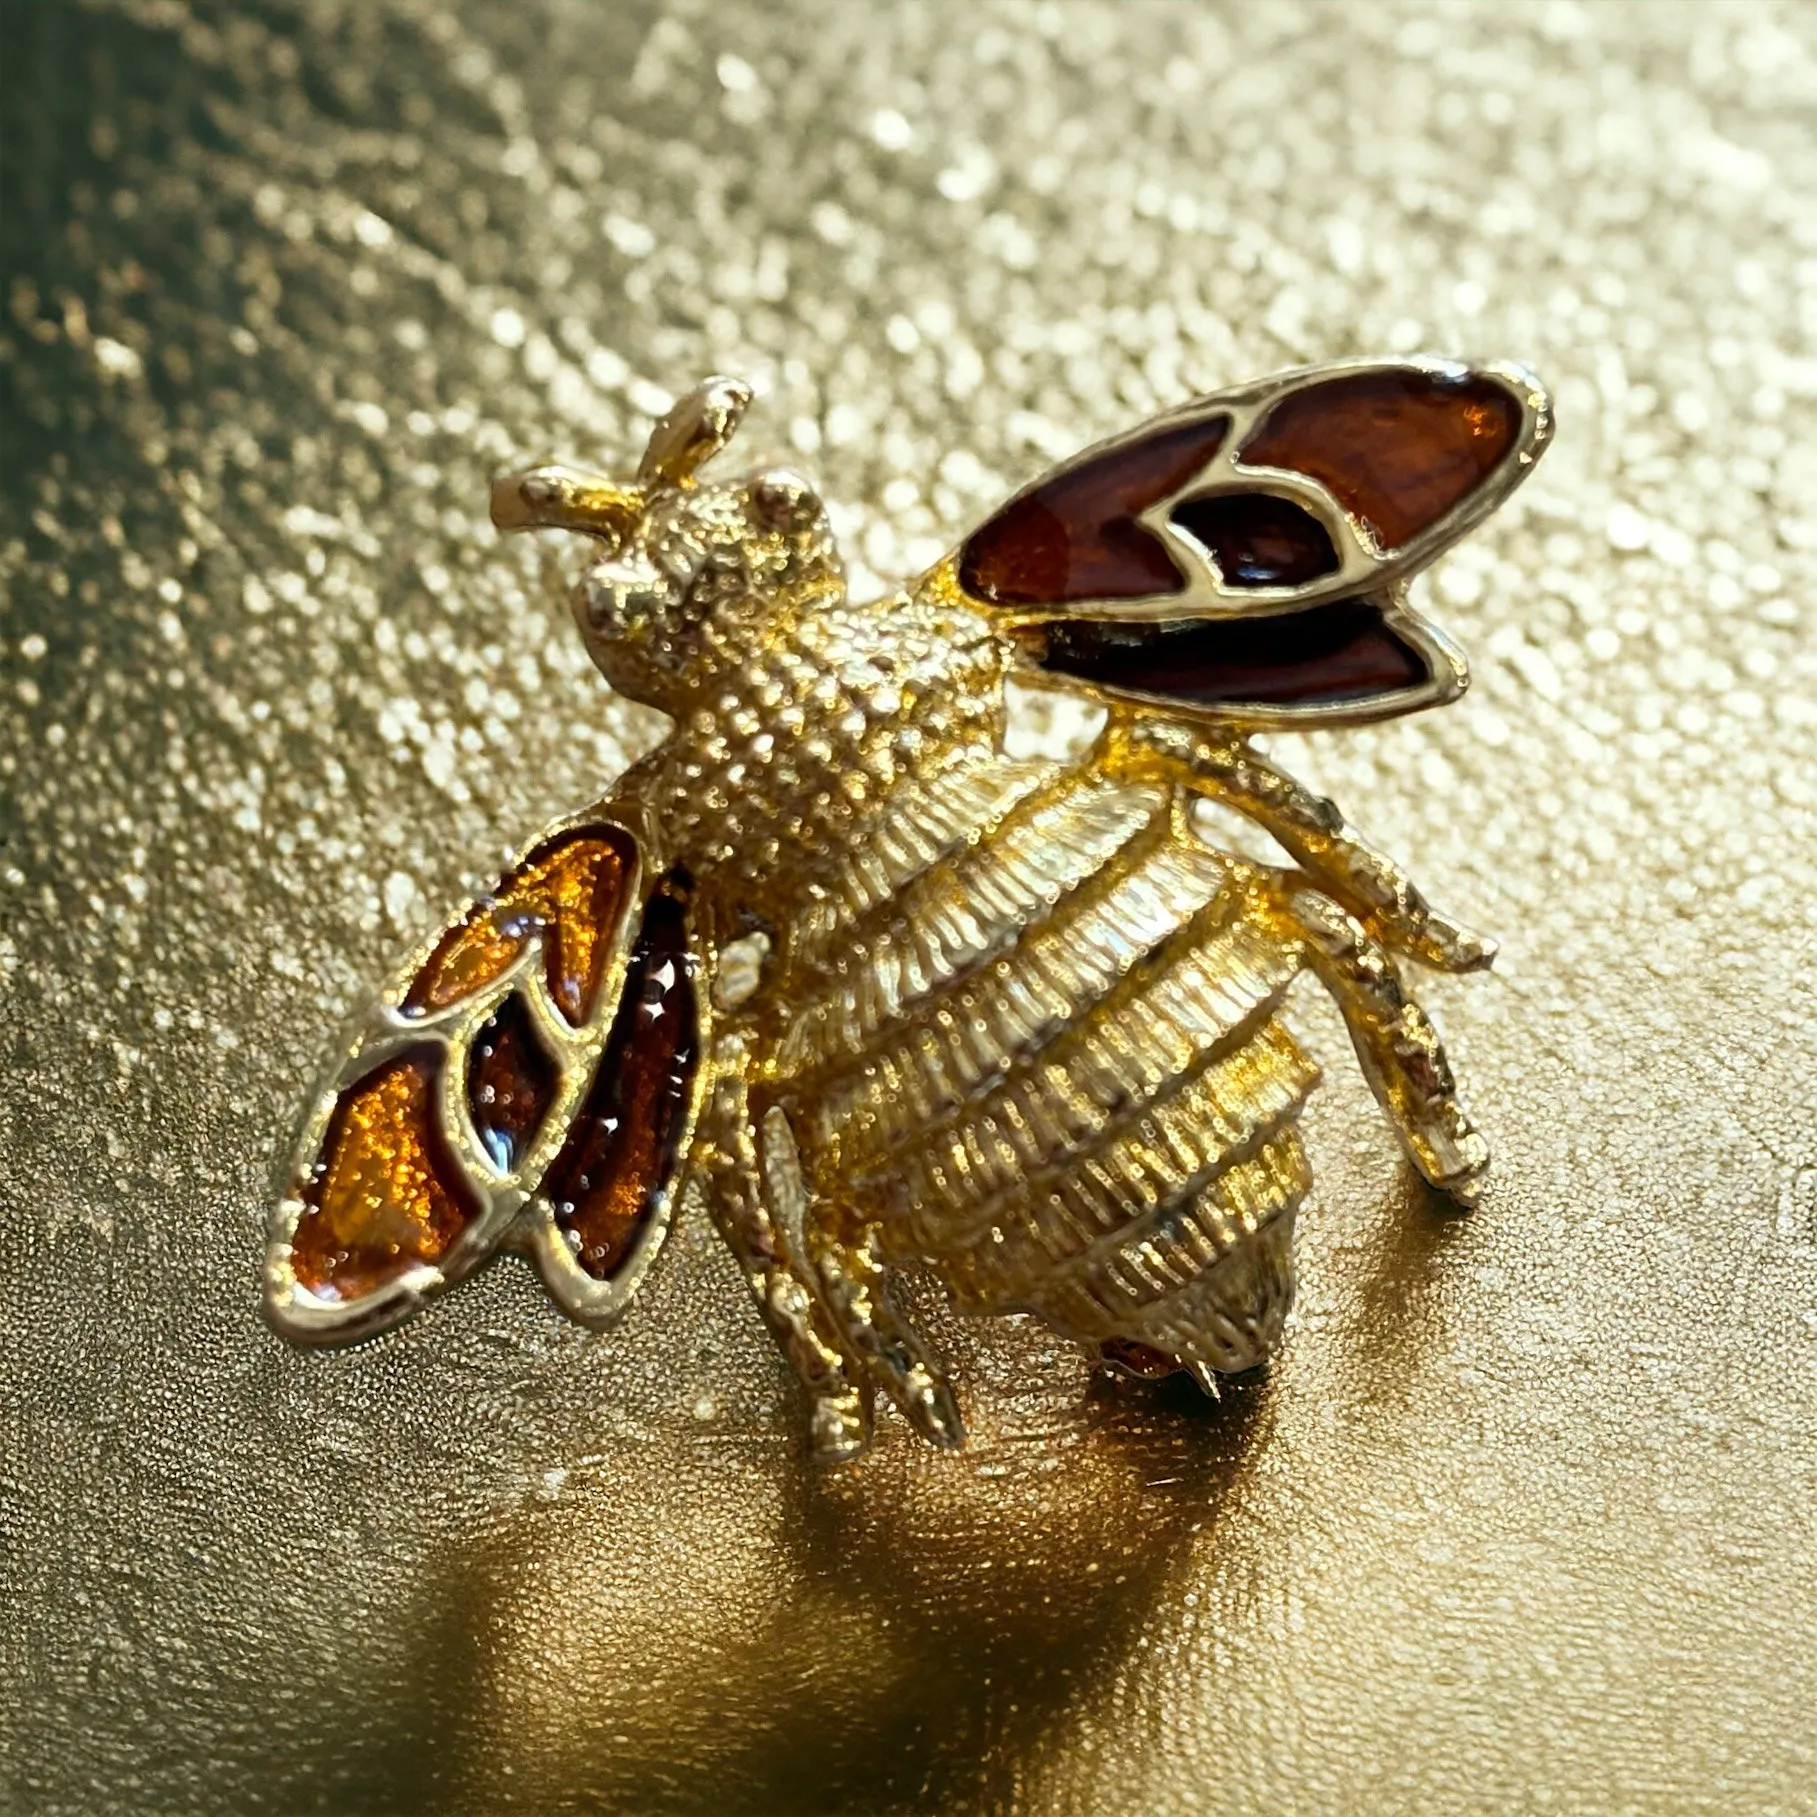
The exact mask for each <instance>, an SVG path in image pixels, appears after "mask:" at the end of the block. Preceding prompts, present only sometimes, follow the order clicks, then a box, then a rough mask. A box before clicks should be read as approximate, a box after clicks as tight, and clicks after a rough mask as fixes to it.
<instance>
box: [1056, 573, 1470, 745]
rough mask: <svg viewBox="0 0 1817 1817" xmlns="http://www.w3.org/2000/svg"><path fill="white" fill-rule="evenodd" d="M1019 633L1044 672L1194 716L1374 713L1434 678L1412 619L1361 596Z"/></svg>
mask: <svg viewBox="0 0 1817 1817" xmlns="http://www.w3.org/2000/svg"><path fill="white" fill-rule="evenodd" d="M1023 635H1024V637H1025V639H1026V642H1027V646H1028V647H1029V649H1030V650H1031V652H1032V653H1033V655H1034V662H1035V666H1036V667H1037V668H1038V669H1040V670H1041V671H1042V672H1043V673H1044V674H1047V675H1053V676H1066V677H1070V678H1071V679H1073V680H1077V681H1084V682H1089V683H1091V684H1092V685H1093V686H1094V687H1098V688H1105V689H1109V690H1110V691H1111V692H1113V693H1116V694H1121V695H1130V696H1135V697H1137V698H1140V699H1144V700H1152V701H1157V702H1161V701H1165V702H1167V703H1168V704H1170V705H1175V706H1180V707H1184V708H1187V709H1189V710H1191V711H1194V712H1205V713H1222V714H1233V715H1238V716H1242V715H1246V714H1257V715H1260V716H1264V717H1276V716H1278V715H1279V714H1281V713H1282V712H1283V711H1286V710H1290V709H1311V710H1314V711H1317V712H1320V713H1323V714H1333V713H1337V712H1344V713H1349V714H1355V715H1358V716H1366V715H1367V716H1372V715H1373V714H1375V713H1376V712H1377V711H1379V710H1381V709H1383V708H1386V707H1388V705H1389V703H1400V702H1405V703H1407V705H1412V704H1415V703H1416V700H1419V699H1420V698H1421V697H1424V698H1425V699H1430V698H1433V697H1434V690H1435V688H1436V687H1437V685H1438V684H1439V676H1438V674H1437V673H1436V671H1435V665H1434V662H1433V659H1432V656H1431V654H1430V653H1429V652H1428V651H1427V650H1424V649H1422V648H1421V647H1420V645H1421V641H1422V640H1421V639H1419V638H1418V637H1417V635H1416V633H1415V631H1414V629H1413V626H1412V624H1411V621H1410V620H1408V619H1407V618H1405V617H1403V616H1401V615H1398V614H1391V613H1388V612H1385V611H1384V610H1383V608H1382V606H1381V604H1380V603H1379V602H1377V601H1375V600H1369V599H1348V600H1338V601H1335V602H1333V603H1332V604H1330V605H1324V606H1309V607H1307V608H1306V609H1305V610H1303V611H1299V612H1282V613H1275V614H1272V615H1270V616H1268V617H1260V618H1195V619H1182V620H1175V621H1171V622H1164V623H1161V624H1143V625H1131V624H1118V623H1116V622H1114V621H1110V620H1104V619H1069V620H1062V621H1060V622H1058V623H1054V624H1048V625H1044V626H1041V627H1040V628H1039V629H1037V630H1034V631H1030V632H1027V633H1024V634H1023ZM1389 710H1403V709H1402V708H1400V707H1399V706H1398V705H1397V706H1395V707H1392V708H1390V709H1389Z"/></svg>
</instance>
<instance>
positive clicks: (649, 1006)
mask: <svg viewBox="0 0 1817 1817" xmlns="http://www.w3.org/2000/svg"><path fill="white" fill-rule="evenodd" d="M686 900H687V885H686V880H685V879H683V878H681V877H678V876H676V875H675V874H673V873H671V875H670V876H668V877H666V878H665V879H664V880H663V883H662V885H661V887H659V888H658V890H657V891H656V893H655V894H654V895H653V896H652V897H651V898H650V901H649V905H648V906H647V907H646V908H645V910H644V918H643V925H642V927H641V928H640V929H639V931H638V936H637V945H636V947H635V948H634V949H633V951H632V954H631V963H630V966H629V967H628V969H627V970H626V973H625V987H624V991H623V993H622V995H621V996H620V998H619V1005H618V1015H617V1019H616V1020H615V1021H614V1023H613V1025H612V1036H611V1039H610V1040H609V1041H608V1042H607V1044H606V1051H605V1057H604V1059H603V1060H602V1061H601V1062H600V1066H599V1070H598V1072H597V1073H596V1074H595V1075H594V1079H593V1085H592V1088H591V1090H590V1091H589V1092H588V1093H587V1097H586V1101H585V1102H584V1103H583V1105H582V1106H581V1110H580V1114H579V1115H578V1116H577V1117H576V1118H575V1120H574V1124H573V1126H572V1128H571V1129H570V1131H569V1133H568V1139H567V1142H566V1143H565V1144H564V1145H563V1148H562V1151H561V1153H560V1155H558V1156H557V1157H556V1160H555V1163H554V1165H553V1166H552V1167H551V1168H550V1169H549V1171H548V1173H547V1174H546V1175H545V1176H544V1178H543V1186H542V1197H543V1199H544V1200H545V1201H546V1202H547V1203H548V1205H549V1207H550V1209H551V1211H552V1212H553V1214H554V1218H555V1223H556V1227H557V1228H558V1229H559V1230H560V1231H561V1233H562V1235H563V1237H564V1238H565V1239H566V1241H567V1243H568V1245H569V1247H570V1249H571V1250H572V1252H573V1255H574V1258H575V1260H576V1261H577V1262H578V1263H579V1264H580V1266H581V1267H582V1268H583V1269H585V1270H586V1272H587V1273H588V1274H589V1275H591V1276H592V1277H593V1278H594V1279H595V1280H600V1281H605V1280H610V1279H612V1278H613V1277H614V1276H615V1275H616V1274H618V1272H619V1271H620V1269H622V1268H623V1267H624V1265H625V1262H626V1260H627V1258H628V1257H630V1256H631V1255H632V1254H633V1253H634V1251H635V1250H636V1248H637V1245H638V1242H639V1240H640V1239H641V1238H642V1236H643V1235H644V1233H645V1232H646V1230H647V1229H648V1227H649V1225H650V1223H651V1220H652V1219H653V1218H655V1217H656V1216H657V1215H658V1213H659V1211H660V1210H661V1209H662V1202H663V1199H664V1197H665V1194H666V1190H667V1187H668V1185H669V1181H670V1177H671V1175H672V1174H673V1172H674V1168H675V1163H676V1160H677V1158H678V1157H677V1148H678V1145H679V1138H680V1134H681V1131H682V1129H683V1127H684V1126H685V1124H686V1121H687V1115H688V1106H689V1100H690V1098H691V1096H692V1091H693V1083H694V1069H695V1066H696V1065H697V1063H698V1061H699V1058H700V1006H699V1003H698V1000H697V998H696V995H695V971H696V962H695V959H694V955H693V954H692V953H691V952H690V951H689V949H688V929H687V908H686Z"/></svg>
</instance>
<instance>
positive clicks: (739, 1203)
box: [705, 1077, 873, 1463]
mask: <svg viewBox="0 0 1817 1817" xmlns="http://www.w3.org/2000/svg"><path fill="white" fill-rule="evenodd" d="M744 1098H745V1093H744V1086H743V1083H742V1081H740V1080H738V1079H737V1078H736V1077H733V1078H730V1079H727V1080H726V1081H725V1083H724V1084H723V1085H722V1087H721V1090H720V1092H719V1094H718V1099H719V1101H718V1102H716V1104H715V1110H716V1112H718V1113H719V1114H718V1116H717V1118H716V1126H717V1129H718V1131H719V1132H720V1133H719V1135H718V1139H717V1140H715V1141H713V1142H712V1143H710V1144H709V1145H708V1148H707V1154H706V1167H705V1174H706V1182H707V1198H708V1202H709V1203H710V1205H711V1206H712V1210H713V1222H714V1224H715V1225H716V1226H717V1227H718V1230H719V1234H720V1236H721V1237H723V1238H724V1239H725V1243H726V1246H727V1247H728V1248H729V1249H730V1250H731V1251H732V1254H733V1255H734V1257H736V1258H737V1261H738V1267H739V1271H740V1272H741V1273H742V1274H743V1275H744V1278H745V1283H746V1285H747V1286H749V1288H750V1289H751V1293H752V1295H753V1296H754V1298H755V1299H756V1301H757V1308H758V1310H759V1311H760V1312H761V1313H762V1314H763V1316H764V1320H765V1322H766V1323H767V1324H768V1325H769V1327H770V1332H771V1335H772V1336H773V1337H774V1338H775V1339H776V1343H777V1346H778V1347H779V1348H780V1349H781V1351H782V1353H783V1355H784V1356H785V1357H787V1358H788V1360H789V1364H790V1366H791V1367H792V1368H793V1369H794V1371H795V1374H796V1375H797V1377H799V1379H800V1381H801V1384H802V1386H803V1387H804V1388H805V1389H806V1390H807V1392H808V1397H809V1400H810V1403H811V1408H812V1411H811V1413H810V1415H809V1427H810V1432H811V1436H812V1442H813V1448H814V1455H815V1456H816V1457H818V1458H821V1459H823V1460H824V1461H826V1462H829V1463H830V1462H836V1461H838V1460H839V1459H841V1458H848V1457H855V1456H856V1455H857V1454H858V1453H859V1452H860V1451H862V1450H863V1449H864V1448H865V1447H866V1446H867V1445H868V1444H869V1443H870V1442H871V1403H872V1399H873V1395H872V1390H871V1386H870V1384H869V1382H867V1381H864V1380H862V1379H860V1380H856V1381H855V1380H853V1379H852V1376H851V1374H850V1372H849V1370H848V1368H847V1365H846V1360H845V1356H844V1353H843V1351H842V1350H841V1349H840V1346H839V1342H838V1339H837V1336H836V1335H835V1332H834V1329H833V1324H832V1320H831V1318H830V1316H829V1315H828V1314H827V1312H826V1310H825V1309H824V1308H823V1307H822V1306H821V1304H820V1302H819V1299H818V1297H817V1295H816V1293H815V1291H814V1285H813V1275H812V1273H811V1271H810V1270H809V1267H808V1265H807V1262H806V1259H805V1257H803V1256H801V1255H800V1254H799V1253H798V1252H796V1253H791V1250H792V1247H793V1246H792V1245H791V1244H790V1243H789V1241H788V1238H787V1236H786V1234H785V1233H784V1232H783V1231H781V1230H779V1229H778V1228H777V1225H776V1220H775V1219H774V1218H773V1217H771V1215H770V1209H769V1205H768V1203H767V1202H766V1198H765V1194H764V1190H763V1180H762V1175H761V1172H760V1170H759V1167H758V1164H757V1144H756V1139H755V1136H754V1133H753V1131H752V1128H751V1123H750V1118H749V1116H748V1114H746V1112H745V1103H744ZM728 1100H730V1101H728Z"/></svg>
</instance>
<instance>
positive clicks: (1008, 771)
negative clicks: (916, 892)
mask: <svg viewBox="0 0 1817 1817" xmlns="http://www.w3.org/2000/svg"><path fill="white" fill-rule="evenodd" d="M1061 767H1062V766H1060V765H1059V764H1056V763H1044V762H1027V763H1013V764H1006V763H1004V762H1003V761H1002V760H1001V759H1000V758H998V757H997V756H996V755H995V753H994V752H991V751H989V750H986V751H985V752H984V753H982V754H980V755H979V756H978V757H977V758H976V759H972V760H962V761H960V762H957V763H954V764H950V765H949V766H948V767H947V768H946V769H944V770H943V771H941V772H940V773H939V774H938V775H936V776H933V777H930V778H929V779H928V780H926V781H925V782H919V783H915V784H912V785H910V786H908V787H906V788H904V789H903V790H902V791H901V792H900V794H899V795H898V796H897V797H896V798H895V799H893V800H892V801H891V802H890V804H889V811H888V812H887V813H886V814H881V815H879V816H877V818H876V819H875V820H874V821H873V822H871V824H870V825H869V827H868V828H867V829H866V831H865V832H864V833H863V834H862V835H861V836H860V837H859V838H858V839H857V840H856V841H854V843H853V846H852V849H851V850H850V851H848V852H847V853H846V854H845V855H844V857H843V858H842V860H841V862H840V864H839V867H838V869H837V871H836V872H835V873H834V875H833V876H832V877H831V879H830V880H829V882H828V884H827V887H826V892H825V894H824V895H823V896H822V897H820V899H819V900H817V901H815V902H813V903H811V904H810V905H809V906H808V907H807V909H806V910H804V912H803V913H802V915H801V918H800V920H799V921H798V923H797V924H796V926H795V928H794V930H793V933H792V936H791V942H790V951H789V953H788V954H787V956H786V957H787V963H788V966H789V968H790V971H791V972H804V971H812V970H814V969H816V968H819V967H824V966H826V965H827V964H828V956H829V954H837V953H838V952H839V951H840V950H841V949H842V947H843V945H844V937H845V936H847V935H848V934H849V933H850V931H851V930H852V929H853V928H854V927H855V926H856V925H857V924H858V923H859V922H861V921H862V920H863V919H864V918H865V917H866V916H868V915H869V914H871V913H872V912H873V911H874V910H876V909H877V908H878V906H879V905H880V904H882V903H885V902H888V901H890V900H891V899H892V898H893V897H894V896H895V894H896V892H897V891H898V890H900V889H902V888H903V887H904V886H905V885H907V884H909V883H911V882H913V881H914V880H915V879H916V878H917V877H920V876H922V875H924V874H925V873H926V872H927V871H929V870H931V869H932V868H933V867H934V866H935V865H937V864H940V863H942V862H943V861H945V860H948V859H950V858H951V857H952V856H953V855H954V854H955V853H956V852H959V851H962V850H963V849H964V848H965V847H966V846H967V845H969V844H971V843H972V842H973V841H975V840H976V839H977V838H978V837H979V836H980V834H981V833H982V832H983V831H984V830H985V829H988V828H989V827H992V826H994V825H996V824H998V823H999V822H1000V821H1002V820H1003V819H1004V818H1005V817H1006V816H1007V815H1008V814H1010V813H1011V812H1012V811H1013V810H1014V809H1015V808H1016V807H1017V806H1018V804H1020V803H1021V802H1022V801H1024V800H1025V799H1027V797H1028V796H1030V795H1031V794H1033V793H1035V792H1036V791H1037V790H1038V789H1040V788H1041V787H1042V786H1043V785H1044V784H1045V783H1047V782H1049V781H1051V780H1052V778H1053V777H1054V776H1055V774H1056V773H1057V772H1058V771H1059V770H1060V768H1061Z"/></svg>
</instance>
